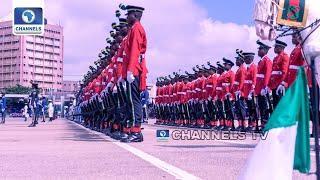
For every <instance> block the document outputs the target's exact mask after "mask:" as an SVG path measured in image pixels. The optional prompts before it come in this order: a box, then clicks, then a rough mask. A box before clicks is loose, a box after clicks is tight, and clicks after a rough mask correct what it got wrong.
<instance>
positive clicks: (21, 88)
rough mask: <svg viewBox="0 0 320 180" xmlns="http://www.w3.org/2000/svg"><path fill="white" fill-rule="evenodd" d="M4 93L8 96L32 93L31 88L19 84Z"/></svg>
mask: <svg viewBox="0 0 320 180" xmlns="http://www.w3.org/2000/svg"><path fill="white" fill-rule="evenodd" d="M4 92H5V93H6V94H29V93H30V92H31V88H29V87H25V86H21V85H20V84H17V85H15V86H12V87H8V88H5V89H4Z"/></svg>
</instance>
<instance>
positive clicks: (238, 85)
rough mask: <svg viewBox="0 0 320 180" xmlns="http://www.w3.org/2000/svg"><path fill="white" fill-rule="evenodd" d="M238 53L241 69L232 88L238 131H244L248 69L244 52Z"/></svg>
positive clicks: (237, 59) (238, 64)
mask: <svg viewBox="0 0 320 180" xmlns="http://www.w3.org/2000/svg"><path fill="white" fill-rule="evenodd" d="M236 53H237V54H238V56H237V57H236V65H237V66H238V67H239V68H238V70H237V72H236V74H235V78H234V83H233V86H232V90H231V91H232V93H233V94H234V96H235V114H236V115H237V119H238V127H237V128H236V130H237V131H243V130H244V128H245V124H244V121H245V117H246V106H245V102H244V98H243V85H244V80H245V77H246V68H245V65H244V64H243V63H244V56H243V54H242V51H239V50H237V51H236Z"/></svg>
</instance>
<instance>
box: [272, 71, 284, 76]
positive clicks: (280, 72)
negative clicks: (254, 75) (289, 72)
mask: <svg viewBox="0 0 320 180" xmlns="http://www.w3.org/2000/svg"><path fill="white" fill-rule="evenodd" d="M271 74H274V75H281V74H282V71H272V73H271Z"/></svg>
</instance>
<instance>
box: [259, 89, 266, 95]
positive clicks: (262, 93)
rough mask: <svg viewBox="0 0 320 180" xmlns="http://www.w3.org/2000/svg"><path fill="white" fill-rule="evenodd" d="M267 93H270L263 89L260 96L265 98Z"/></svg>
mask: <svg viewBox="0 0 320 180" xmlns="http://www.w3.org/2000/svg"><path fill="white" fill-rule="evenodd" d="M267 92H268V91H266V90H265V89H261V92H260V94H261V96H265V95H266V94H267Z"/></svg>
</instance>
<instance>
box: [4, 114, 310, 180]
mask: <svg viewBox="0 0 320 180" xmlns="http://www.w3.org/2000/svg"><path fill="white" fill-rule="evenodd" d="M29 123H30V122H24V121H23V120H22V119H19V118H15V119H10V118H9V119H8V120H7V122H6V124H4V125H0V179H153V180H155V179H192V178H199V179H223V180H228V179H236V178H237V175H238V174H239V173H240V171H241V168H242V167H243V165H244V164H245V161H246V159H247V158H248V157H249V155H250V152H251V151H252V150H253V148H254V147H255V145H256V143H257V142H258V141H257V140H252V138H247V139H245V140H206V141H200V140H173V139H169V140H168V141H167V142H159V141H157V139H156V130H157V129H169V130H170V131H171V132H172V131H173V130H174V129H173V127H171V128H167V127H165V128H164V127H161V126H154V125H144V130H143V133H144V142H142V143H131V144H123V143H120V142H117V141H114V140H111V139H110V138H109V137H107V136H105V135H103V134H101V133H96V132H93V131H91V130H87V129H85V128H83V127H81V126H80V125H78V124H76V123H74V122H71V121H69V120H65V119H58V120H55V121H53V122H52V123H49V122H45V123H39V125H38V126H37V127H35V128H30V127H27V126H28V124H29ZM311 144H312V146H311V149H312V150H313V149H314V145H313V144H314V143H313V142H311ZM311 159H312V168H311V172H314V171H315V155H314V151H313V152H312V153H311ZM261 163H263V162H261ZM294 179H315V176H314V175H309V176H306V175H301V174H299V173H297V172H295V173H294Z"/></svg>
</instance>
